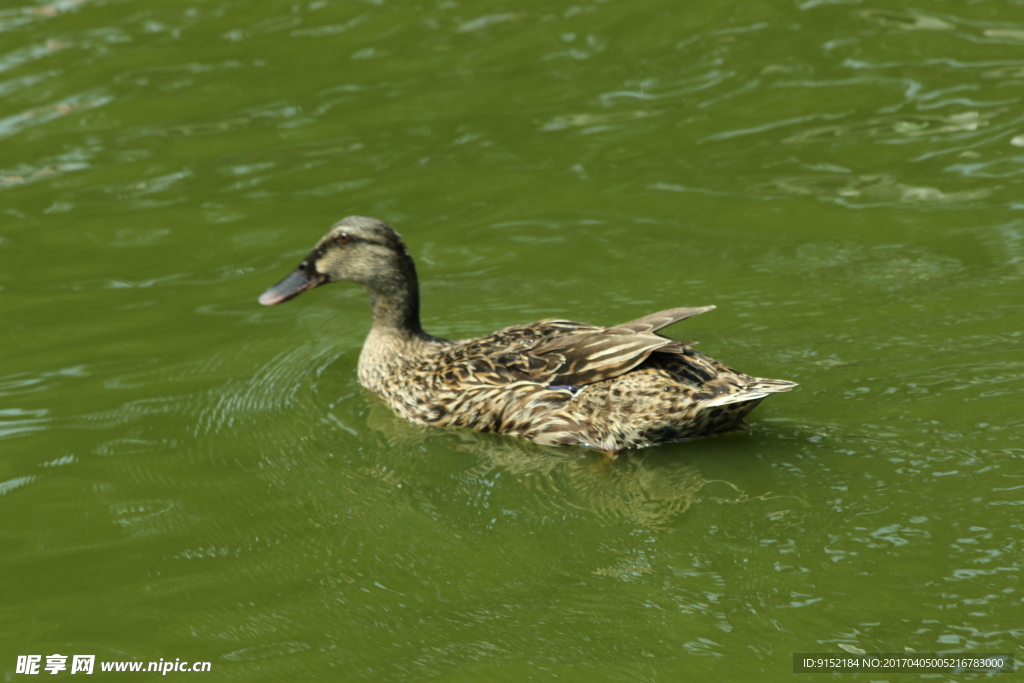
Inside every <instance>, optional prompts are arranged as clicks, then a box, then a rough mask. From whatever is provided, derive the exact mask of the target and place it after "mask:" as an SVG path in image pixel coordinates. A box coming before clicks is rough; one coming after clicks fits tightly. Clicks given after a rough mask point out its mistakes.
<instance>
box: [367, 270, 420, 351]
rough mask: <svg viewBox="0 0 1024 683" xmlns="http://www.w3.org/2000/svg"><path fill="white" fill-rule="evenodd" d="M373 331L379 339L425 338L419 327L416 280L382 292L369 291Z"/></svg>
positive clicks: (418, 297) (418, 300)
mask: <svg viewBox="0 0 1024 683" xmlns="http://www.w3.org/2000/svg"><path fill="white" fill-rule="evenodd" d="M370 302H371V305H372V306H373V330H371V334H373V333H376V334H377V336H380V337H388V338H392V339H418V338H421V337H424V336H426V334H425V333H424V332H423V328H422V327H421V326H420V292H419V286H418V285H417V284H416V280H412V281H407V282H404V283H403V286H401V287H397V288H394V289H389V290H387V291H384V292H378V291H373V290H371V291H370Z"/></svg>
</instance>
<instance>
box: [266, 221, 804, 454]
mask: <svg viewBox="0 0 1024 683" xmlns="http://www.w3.org/2000/svg"><path fill="white" fill-rule="evenodd" d="M339 280H349V281H353V282H358V283H360V284H362V285H364V286H365V287H366V288H367V289H368V290H369V291H370V293H371V296H372V300H373V310H374V324H373V328H372V329H371V331H370V334H369V336H368V337H367V340H366V343H365V344H364V346H363V351H362V353H361V354H360V357H359V365H358V374H359V381H360V383H361V384H363V386H365V387H367V388H369V389H370V390H372V391H374V392H376V393H377V394H379V395H380V396H381V397H382V398H383V399H384V401H385V402H386V403H387V404H388V405H390V406H391V407H392V408H393V409H394V410H395V411H396V412H398V413H399V414H400V415H402V416H403V417H405V418H407V419H409V420H411V421H413V422H417V423H420V424H428V425H435V426H441V427H464V428H467V429H473V430H477V431H481V432H500V433H503V434H510V435H513V436H519V437H522V438H525V439H530V440H532V441H535V442H537V443H540V444H546V445H555V446H568V445H578V446H586V447H590V448H596V449H599V450H602V451H607V452H613V451H619V450H621V449H625V448H642V447H645V446H652V445H655V444H658V443H664V442H669V441H682V440H687V439H693V438H698V437H702V436H708V435H710V434H715V433H719V432H724V431H729V430H732V429H735V428H736V427H738V426H739V425H740V423H741V421H742V420H743V418H744V416H745V415H746V414H747V413H749V412H750V411H751V410H752V409H753V408H754V406H756V405H757V404H758V403H759V402H760V401H761V400H763V399H764V398H765V397H766V396H768V395H769V394H772V393H777V392H783V391H788V390H790V389H791V388H792V387H794V386H796V385H795V384H794V383H793V382H787V381H785V380H773V379H761V378H756V377H751V376H749V375H745V374H743V373H741V372H738V371H736V370H733V369H732V368H730V367H727V366H725V365H723V364H722V363H719V362H718V361H716V360H714V359H713V358H710V357H709V356H706V355H704V354H703V353H700V352H699V351H697V350H695V349H693V348H692V347H691V346H690V344H692V342H679V341H674V340H672V339H669V338H667V337H664V336H662V335H660V334H658V331H659V330H661V329H663V328H665V327H667V326H669V325H672V324H673V323H676V322H679V321H681V320H685V319H687V318H690V317H693V316H695V315H699V314H700V313H704V312H707V311H710V310H711V309H713V308H714V306H704V307H699V308H672V309H668V310H664V311H658V312H656V313H651V314H649V315H645V316H644V317H642V318H637V319H636V320H632V321H629V322H626V323H622V324H619V325H614V326H612V327H600V326H597V325H588V324H586V323H579V322H574V321H571V320H562V319H554V318H551V319H546V320H541V321H538V322H535V323H529V324H526V325H516V326H513V327H506V328H504V329H501V330H498V331H497V332H494V333H493V334H490V335H487V336H484V337H479V338H476V339H467V340H463V341H446V340H443V339H438V338H436V337H432V336H430V335H428V334H427V333H425V332H423V330H422V328H421V327H420V321H419V295H418V291H419V289H418V282H417V279H416V270H415V266H414V264H413V261H412V258H411V257H410V256H409V253H408V250H407V249H406V247H405V243H404V242H403V241H402V239H401V237H400V236H399V235H398V233H396V232H395V231H394V230H392V229H391V227H390V226H388V225H386V224H385V223H383V222H381V221H378V220H376V219H372V218H362V217H358V216H352V217H349V218H346V219H344V220H343V221H341V222H339V223H337V224H336V225H335V226H334V227H332V228H331V231H330V232H328V233H327V235H325V236H324V237H323V238H322V239H321V240H320V242H319V243H318V245H317V247H316V249H314V251H313V252H312V253H311V254H310V256H309V257H307V259H306V260H305V261H303V263H302V264H300V266H299V268H298V269H297V270H296V271H295V272H294V273H293V274H292V275H289V276H288V277H286V278H285V279H284V280H282V281H281V282H279V283H278V284H277V285H275V286H274V287H271V288H270V289H268V290H267V291H266V292H264V294H263V296H261V297H260V301H261V302H262V303H265V304H268V305H272V304H276V303H280V302H282V301H287V300H289V299H291V298H293V297H295V296H297V295H298V294H299V293H301V292H303V291H306V290H308V289H312V288H314V287H317V286H319V285H321V284H324V283H325V282H335V281H339Z"/></svg>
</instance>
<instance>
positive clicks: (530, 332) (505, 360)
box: [361, 309, 793, 451]
mask: <svg viewBox="0 0 1024 683" xmlns="http://www.w3.org/2000/svg"><path fill="white" fill-rule="evenodd" d="M673 310H675V311H682V310H689V311H695V310H706V309H673ZM662 313H667V312H662ZM691 314H692V313H691ZM658 315H660V314H653V315H652V316H647V317H645V318H643V319H640V320H641V321H644V320H647V319H650V318H653V317H654V316H658ZM676 317H678V313H677V316H676ZM664 319H669V318H664ZM637 323H638V321H633V322H632V323H626V324H625V325H624V326H619V327H617V328H602V327H598V326H595V325H588V324H585V323H579V322H574V321H569V320H558V319H549V320H543V321H539V322H536V323H531V324H528V325H517V326H513V327H508V328H505V329H502V330H499V331H497V332H495V333H494V334H491V335H488V336H486V337H480V338H476V339H469V340H463V341H456V342H446V341H443V340H433V343H432V344H430V345H429V346H427V347H424V348H423V349H422V350H421V351H420V353H419V354H417V356H416V357H415V358H409V357H406V358H404V359H403V360H402V361H400V362H399V364H398V365H395V366H392V367H391V368H389V371H388V372H387V373H384V376H381V380H382V382H383V386H380V387H379V388H378V387H371V388H373V389H374V390H375V391H377V393H379V394H381V396H382V397H383V398H384V399H385V400H386V401H387V402H388V403H389V404H390V405H391V406H392V407H393V408H395V409H396V410H397V411H398V412H399V413H401V414H402V415H403V416H404V417H406V418H408V419H410V420H413V421H415V422H420V423H424V424H432V425H437V426H459V427H465V428H468V429H474V430H477V431H484V432H501V433H506V434H511V435H515V436H520V437H523V438H527V439H530V440H533V441H536V442H538V443H543V444H549V445H585V446H590V447H594V448H599V449H601V450H609V451H613V450H619V449H622V448H629V447H643V446H649V445H653V444H655V443H661V442H666V441H679V440H683V439H689V438H696V437H699V436H706V435H709V434H713V433H717V432H720V431H726V430H729V429H733V428H735V427H736V426H737V425H738V424H739V423H740V421H741V420H742V418H743V416H744V415H746V413H748V412H749V411H750V410H751V409H752V408H753V407H754V406H755V405H757V403H758V402H759V401H760V400H761V399H762V398H764V396H765V395H767V393H770V392H772V391H785V390H787V389H788V388H790V387H792V386H793V384H792V383H789V382H783V381H781V380H758V379H756V378H753V377H750V376H748V375H745V374H743V373H739V372H737V371H735V370H733V369H732V368H729V367H727V366H725V365H723V364H721V363H719V362H718V361H715V360H714V359H712V358H710V357H708V356H706V355H704V354H702V353H700V352H698V351H696V350H695V349H693V348H691V347H689V346H686V345H685V344H682V343H680V342H675V341H673V340H670V339H667V338H665V337H662V336H660V335H656V334H653V333H652V332H651V331H650V329H649V328H650V325H649V324H640V325H638V324H637ZM630 325H632V326H633V328H630V327H629V326H630ZM361 376H362V367H361ZM765 382H768V383H769V384H765ZM771 383H774V384H771Z"/></svg>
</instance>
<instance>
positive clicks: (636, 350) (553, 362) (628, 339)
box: [501, 306, 714, 386]
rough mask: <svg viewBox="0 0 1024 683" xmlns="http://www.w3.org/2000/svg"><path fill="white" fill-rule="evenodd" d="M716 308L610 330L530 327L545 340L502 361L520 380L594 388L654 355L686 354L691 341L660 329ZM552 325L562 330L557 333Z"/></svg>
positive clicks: (675, 311)
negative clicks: (604, 380)
mask: <svg viewBox="0 0 1024 683" xmlns="http://www.w3.org/2000/svg"><path fill="white" fill-rule="evenodd" d="M712 308H714V306H704V307H701V308H672V309H669V310H667V311H659V312H657V313H652V314H650V315H646V316H644V317H643V318H638V319H636V320H632V321H630V322H628V323H623V324H621V325H616V326H614V327H607V328H602V327H594V326H590V325H581V324H579V323H575V324H573V325H578V327H576V326H570V325H566V324H565V323H566V322H567V321H541V322H540V323H534V324H533V325H531V326H524V327H528V328H533V329H534V330H535V331H537V332H541V333H542V334H538V335H537V336H538V337H540V340H539V341H537V342H536V343H534V344H532V345H531V346H529V347H528V348H524V349H523V350H522V351H521V352H519V353H513V354H505V355H504V357H503V358H501V361H503V364H504V365H505V366H506V367H507V368H508V369H509V370H510V371H512V372H513V373H514V374H515V375H516V377H517V379H525V380H529V381H533V382H539V383H542V384H545V385H547V386H578V385H584V384H592V383H594V382H599V381H601V380H603V379H608V378H610V377H617V376H618V375H621V374H624V373H626V372H629V371H630V370H632V369H633V368H635V367H636V366H637V365H639V364H640V363H643V362H644V361H645V360H647V358H648V357H649V356H650V355H651V354H652V353H655V352H660V353H682V352H683V350H684V348H685V347H686V345H687V344H689V343H690V342H678V341H675V340H672V339H668V338H666V337H662V336H661V335H659V334H655V331H656V330H660V329H662V328H663V327H667V326H669V325H671V324H672V323H674V322H678V321H680V320H685V319H686V318H689V317H692V316H695V315H698V314H700V313H704V312H705V311H710V310H711V309H712ZM550 326H559V328H558V329H557V330H555V331H554V332H553V333H552V331H551V330H550Z"/></svg>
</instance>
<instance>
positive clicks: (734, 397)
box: [704, 377, 798, 408]
mask: <svg viewBox="0 0 1024 683" xmlns="http://www.w3.org/2000/svg"><path fill="white" fill-rule="evenodd" d="M753 380H754V381H752V382H750V383H749V384H748V385H747V386H745V387H743V388H742V389H740V390H739V391H737V392H736V393H734V394H722V395H721V396H716V397H714V398H713V399H711V400H710V401H706V402H705V403H704V406H705V407H706V408H713V407H715V406H724V405H728V404H730V403H744V402H746V401H759V400H761V399H762V398H764V397H765V396H768V395H769V394H777V393H780V392H783V391H789V390H790V389H792V388H793V387H795V386H798V385H797V383H796V382H790V381H788V380H784V379H766V378H764V377H754V378H753Z"/></svg>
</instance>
